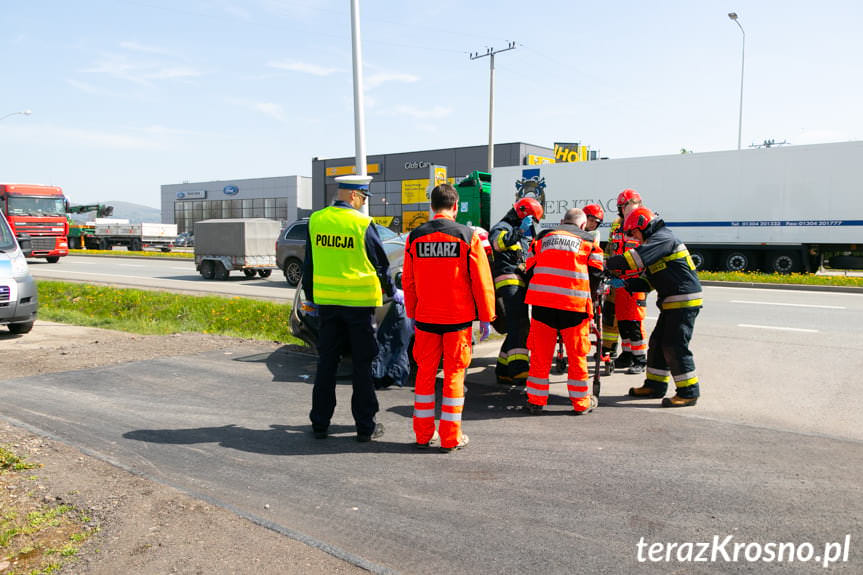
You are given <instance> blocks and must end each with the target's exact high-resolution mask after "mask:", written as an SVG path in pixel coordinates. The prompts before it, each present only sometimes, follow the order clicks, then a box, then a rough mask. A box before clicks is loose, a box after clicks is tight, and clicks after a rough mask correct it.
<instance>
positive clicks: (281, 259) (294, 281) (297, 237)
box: [276, 218, 404, 287]
mask: <svg viewBox="0 0 863 575" xmlns="http://www.w3.org/2000/svg"><path fill="white" fill-rule="evenodd" d="M375 226H376V228H377V230H378V235H379V236H380V237H381V240H383V241H384V243H386V242H387V241H388V240H392V239H393V238H398V237H399V235H398V234H397V233H395V232H394V231H392V230H390V229H389V228H385V227H383V226H379V225H377V224H375ZM308 233H309V219H308V218H303V219H301V220H297V221H295V222H292V223H290V224H288V225H287V226H285V227H284V229H282V231H281V232H279V238H278V239H277V240H276V265H277V266H279V269H280V270H282V272H283V273H284V274H285V281H286V282H288V285H289V286H291V287H296V286H297V285H298V284H299V283H300V278H301V277H302V276H303V260H305V259H306V237H307V236H308ZM402 244H404V241H402Z"/></svg>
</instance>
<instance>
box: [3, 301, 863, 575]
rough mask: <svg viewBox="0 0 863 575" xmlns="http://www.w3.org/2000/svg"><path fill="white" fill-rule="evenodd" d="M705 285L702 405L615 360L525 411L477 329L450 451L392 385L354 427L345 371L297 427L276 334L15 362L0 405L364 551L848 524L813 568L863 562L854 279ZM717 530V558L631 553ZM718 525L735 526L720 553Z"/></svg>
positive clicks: (304, 382)
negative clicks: (41, 366) (69, 359)
mask: <svg viewBox="0 0 863 575" xmlns="http://www.w3.org/2000/svg"><path fill="white" fill-rule="evenodd" d="M705 300H706V302H707V307H706V308H705V309H704V310H703V312H702V314H701V315H700V316H699V318H698V321H697V323H696V332H695V341H694V348H695V352H696V362H697V365H698V371H699V375H700V377H701V379H702V383H703V396H702V399H701V400H700V401H699V404H698V406H697V407H695V408H687V409H682V410H668V409H661V408H659V407H658V403H659V401H658V400H641V401H630V400H629V399H628V398H627V397H626V395H625V394H626V390H627V389H628V387H630V386H632V385H637V384H638V383H639V382H640V378H639V377H638V376H628V375H625V374H615V375H613V376H611V377H609V378H604V380H603V398H602V404H601V407H600V408H599V409H598V410H597V411H596V412H594V413H592V414H590V415H588V416H585V417H573V416H571V415H570V414H569V409H568V406H567V401H566V400H565V399H564V396H563V394H564V389H563V386H564V384H563V376H555V380H554V381H555V382H556V383H555V385H554V386H553V391H554V392H555V393H556V396H555V397H553V398H552V404H551V407H550V409H549V410H548V411H549V413H547V414H546V415H544V416H541V417H530V416H527V415H524V412H523V411H521V410H520V409H519V406H520V405H521V404H522V402H523V395H522V391H521V389H519V388H512V387H501V386H498V385H496V384H495V383H494V382H493V377H492V373H491V372H492V369H491V366H492V365H493V362H494V357H495V355H496V351H497V350H496V344H494V343H492V344H488V343H486V344H482V345H480V346H478V347H477V349H476V353H475V360H474V363H473V366H472V368H471V372H470V374H469V375H468V386H469V393H468V397H467V402H466V407H465V415H464V419H465V423H464V425H465V430H466V431H467V432H468V433H469V434H470V436H471V444H470V446H469V447H468V448H466V449H465V450H463V451H460V452H456V453H451V454H440V453H438V452H436V451H434V450H432V451H417V450H415V449H414V448H413V447H412V441H413V437H412V433H411V429H410V415H411V401H412V392H411V390H410V389H407V388H405V389H390V390H385V391H382V392H381V393H380V394H379V397H380V401H381V413H380V414H379V420H380V421H382V422H383V423H384V424H385V425H386V427H387V433H386V435H385V436H384V437H383V438H382V441H379V442H373V443H371V444H358V443H356V442H355V441H354V440H353V426H352V422H351V418H350V411H349V404H350V400H349V396H350V386H349V385H347V384H346V385H342V386H340V389H339V402H340V405H339V407H338V408H337V412H336V417H335V420H334V422H333V425H334V426H333V428H332V430H333V431H334V432H335V435H334V436H333V437H331V438H329V439H327V440H323V441H321V440H315V439H313V438H312V437H311V436H310V434H309V426H308V408H309V403H310V396H311V381H312V378H313V374H314V359H313V358H311V357H309V356H303V355H299V354H295V353H291V352H288V351H287V350H286V349H280V350H279V351H277V352H275V353H272V354H270V353H264V354H260V355H252V356H246V357H234V356H233V355H226V354H225V353H223V352H212V353H204V354H197V355H191V356H185V357H176V358H165V359H160V360H152V361H141V362H137V363H131V364H125V365H120V366H111V367H103V368H98V369H90V370H82V371H75V372H67V373H63V374H54V375H45V376H37V377H28V378H20V379H16V380H11V381H8V382H6V383H5V384H4V386H3V387H2V388H0V414H2V415H3V416H4V417H6V418H9V419H11V420H14V421H17V422H22V423H25V424H27V425H28V426H30V427H32V428H34V429H37V430H39V431H41V432H43V433H47V434H50V435H52V436H55V437H58V438H60V439H62V440H64V441H66V442H69V443H71V444H74V445H77V446H80V447H83V448H84V449H86V450H88V451H89V452H90V453H93V454H96V455H98V456H100V457H102V458H104V459H106V460H108V461H111V462H113V463H115V464H118V465H121V466H123V467H126V468H128V469H130V470H132V471H134V472H136V473H140V474H142V475H144V476H147V477H150V478H153V479H155V480H158V481H163V482H165V483H168V484H170V485H173V486H176V487H179V488H181V489H184V490H186V491H188V492H190V493H192V494H194V495H196V496H199V497H203V498H207V499H209V500H211V501H215V502H218V503H220V504H222V505H224V506H226V507H228V508H229V509H232V510H235V511H236V512H238V513H241V514H243V515H245V516H247V517H250V518H252V519H254V520H256V521H259V522H260V523H262V524H265V525H268V526H270V527H272V528H274V529H277V530H279V531H281V532H283V533H286V534H287V535H290V536H293V537H297V538H299V539H301V540H304V541H307V542H309V543H310V544H313V545H316V546H320V547H323V548H325V549H327V550H329V551H330V552H332V553H334V554H336V555H338V556H340V557H343V558H347V559H348V560H351V561H354V562H355V563H357V564H360V565H363V566H364V567H366V568H368V569H369V570H371V571H373V572H380V573H386V572H399V573H435V574H438V573H441V572H445V573H495V574H497V573H519V574H521V573H537V574H540V573H543V574H544V573H642V572H646V573H672V572H674V573H769V572H779V571H781V572H783V573H785V572H793V573H810V572H818V571H824V569H823V568H822V567H821V563H816V561H815V559H814V557H815V556H818V557H820V558H821V559H820V560H819V561H822V562H823V561H824V560H826V557H827V556H828V554H829V555H832V554H833V551H834V550H835V549H836V547H831V548H830V551H829V552H827V551H825V544H827V543H831V542H836V543H837V544H844V543H845V541H846V539H845V537H846V535H850V539H849V540H847V541H848V544H847V545H844V546H843V551H844V549H846V548H847V551H848V555H847V561H845V562H842V559H841V553H840V555H839V557H840V558H839V562H838V563H835V564H834V565H832V566H831V569H830V570H829V571H830V572H834V571H838V572H845V573H859V572H861V571H863V567H861V566H863V554H861V551H860V541H861V536H863V497H861V495H863V494H861V481H860V472H861V470H863V431H861V426H860V424H859V422H860V421H861V415H863V402H861V399H860V390H859V382H860V375H859V374H860V373H861V372H863V371H861V370H863V353H861V352H863V343H861V340H860V337H859V335H860V326H861V325H863V322H861V319H863V296H860V295H850V294H824V293H809V292H789V291H779V290H747V289H735V288H714V287H710V288H707V289H706V298H705ZM815 306H820V307H815ZM649 309H650V310H653V309H655V308H653V307H651V308H649ZM648 313H649V315H651V316H653V315H655V312H653V311H649V312H648ZM648 323H649V324H650V323H652V322H648ZM729 536H730V537H731V540H730V542H729V543H728V545H726V546H725V547H721V546H720V549H722V550H724V551H727V552H728V554H729V556H728V558H726V557H725V554H724V553H723V551H717V552H715V553H713V550H711V551H709V552H708V553H707V556H706V557H707V559H708V561H706V562H695V561H680V560H678V559H677V557H678V555H677V551H676V550H674V549H673V550H672V551H671V557H672V561H665V560H664V550H665V549H668V548H667V547H665V548H663V552H661V553H660V552H656V553H655V554H654V555H653V557H659V556H660V555H662V556H663V559H662V560H659V561H652V560H651V556H650V555H649V553H648V550H649V546H650V545H651V544H660V543H663V544H666V543H677V544H678V546H683V547H679V549H686V548H687V547H685V544H687V543H691V544H693V547H692V549H694V550H695V551H697V550H698V549H699V548H700V546H699V545H698V544H700V543H702V542H704V543H712V542H713V541H714V537H716V538H718V539H717V542H718V543H721V542H722V541H724V540H725V539H726V538H727V537H729ZM642 538H643V539H642ZM640 543H641V544H642V547H641V548H639V544H640ZM734 543H744V544H751V545H749V546H748V547H745V548H744V547H741V548H740V551H738V556H737V560H736V561H735V560H734V555H733V551H734V549H733V547H734ZM770 543H791V544H794V545H795V546H796V547H797V548H798V549H797V551H798V553H797V555H796V559H795V561H794V562H791V563H789V562H787V560H786V561H784V562H776V561H773V562H765V561H761V562H757V563H749V562H747V561H746V559H745V554H744V551H745V550H746V549H748V550H749V551H748V552H749V553H750V556H751V557H754V556H755V552H756V551H758V550H759V549H762V550H763V549H765V546H767V545H768V544H770ZM756 544H757V545H756ZM808 544H811V545H812V546H813V548H812V551H813V553H812V560H811V561H809V562H803V561H801V560H800V558H801V557H805V556H806V555H807V554H808V546H807V545H808ZM759 546H760V547H759ZM675 549H678V548H675ZM639 554H640V557H641V558H642V559H644V561H639ZM683 556H684V558H685V553H684V554H683ZM695 557H696V555H695V553H693V556H692V559H694V558H695ZM711 558H713V559H714V560H713V561H711V560H710V559H711ZM762 558H764V555H762ZM786 559H787V557H786Z"/></svg>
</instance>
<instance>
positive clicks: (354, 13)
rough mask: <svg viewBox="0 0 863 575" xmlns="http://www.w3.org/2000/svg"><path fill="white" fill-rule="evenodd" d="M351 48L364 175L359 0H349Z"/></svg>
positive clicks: (358, 170) (363, 172) (358, 168)
mask: <svg viewBox="0 0 863 575" xmlns="http://www.w3.org/2000/svg"><path fill="white" fill-rule="evenodd" d="M351 48H352V50H351V51H352V53H353V68H354V144H355V152H354V153H355V156H356V173H357V175H359V176H365V175H366V171H367V169H368V168H367V165H366V120H365V111H364V104H363V51H362V41H361V39H360V1H359V0H351ZM361 211H362V213H364V214H366V215H368V213H369V206H368V202H366V203H364V204H363V206H362V209H361Z"/></svg>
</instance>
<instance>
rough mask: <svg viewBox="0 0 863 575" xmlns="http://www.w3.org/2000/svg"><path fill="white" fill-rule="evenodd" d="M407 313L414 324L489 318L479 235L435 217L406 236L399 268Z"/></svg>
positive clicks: (490, 301)
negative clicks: (402, 262)
mask: <svg viewBox="0 0 863 575" xmlns="http://www.w3.org/2000/svg"><path fill="white" fill-rule="evenodd" d="M402 289H403V290H404V293H405V311H406V313H407V316H408V317H410V318H413V319H414V320H416V322H417V323H418V324H437V325H452V326H457V325H464V324H470V322H472V321H473V320H475V319H479V320H480V321H487V322H490V321H492V320H493V319H494V317H495V315H494V283H493V282H492V278H491V270H490V269H489V265H488V258H487V256H486V254H485V250H484V249H483V247H482V244H481V241H480V238H479V236H478V235H477V234H476V233H474V231H473V230H472V229H471V228H470V227H468V226H465V225H463V224H459V223H456V222H455V221H453V220H452V219H451V218H448V217H446V216H443V215H440V214H438V215H436V216H435V217H434V219H432V220H430V221H428V222H426V223H424V224H423V225H421V226H420V227H418V228H417V229H415V230H414V231H412V232H411V233H410V235H409V236H408V240H407V243H406V244H405V259H404V267H403V269H402Z"/></svg>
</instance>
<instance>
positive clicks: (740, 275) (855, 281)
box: [698, 272, 863, 287]
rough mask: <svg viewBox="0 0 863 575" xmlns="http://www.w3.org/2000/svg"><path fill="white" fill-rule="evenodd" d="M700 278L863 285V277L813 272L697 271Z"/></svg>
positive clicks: (769, 282)
mask: <svg viewBox="0 0 863 575" xmlns="http://www.w3.org/2000/svg"><path fill="white" fill-rule="evenodd" d="M698 277H699V278H700V279H702V280H709V281H721V282H745V283H762V284H794V285H821V286H843V287H846V286H850V287H863V277H853V276H839V275H835V276H817V275H815V274H765V273H759V272H698Z"/></svg>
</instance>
